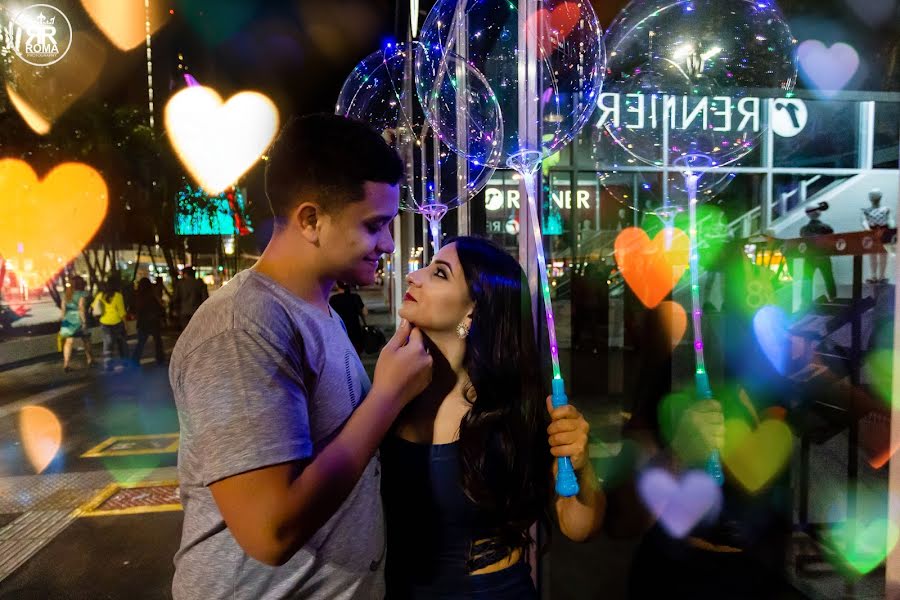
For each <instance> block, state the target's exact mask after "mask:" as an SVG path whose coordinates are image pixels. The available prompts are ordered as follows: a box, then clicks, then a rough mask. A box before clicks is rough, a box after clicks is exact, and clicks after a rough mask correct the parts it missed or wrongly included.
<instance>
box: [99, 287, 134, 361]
mask: <svg viewBox="0 0 900 600" xmlns="http://www.w3.org/2000/svg"><path fill="white" fill-rule="evenodd" d="M120 288H121V283H120V282H119V280H118V279H115V278H110V279H108V280H107V282H106V286H104V289H103V293H102V294H98V295H97V297H96V298H95V299H94V304H93V305H92V306H91V310H93V311H94V312H95V313H96V312H98V311H99V312H100V328H101V330H102V332H103V368H104V370H106V371H110V370H112V353H113V348H115V349H116V350H117V351H118V353H119V358H121V359H122V360H127V359H128V342H126V341H125V299H124V297H123V296H122V292H121V291H120Z"/></svg>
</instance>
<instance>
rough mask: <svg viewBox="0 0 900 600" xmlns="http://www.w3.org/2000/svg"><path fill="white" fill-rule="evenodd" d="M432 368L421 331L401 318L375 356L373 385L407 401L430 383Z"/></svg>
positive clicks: (404, 403) (398, 399)
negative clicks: (395, 328) (376, 358)
mask: <svg viewBox="0 0 900 600" xmlns="http://www.w3.org/2000/svg"><path fill="white" fill-rule="evenodd" d="M431 368H432V358H431V355H429V354H428V351H427V350H426V348H425V340H424V338H423V337H422V332H421V331H420V330H419V329H416V328H413V326H412V325H411V324H410V323H409V321H407V320H406V319H403V320H402V321H401V322H400V326H399V327H398V328H397V331H396V332H395V333H394V335H393V337H391V339H390V340H388V343H387V344H386V345H385V347H384V348H383V349H382V350H381V354H380V355H379V356H378V364H376V365H375V381H374V382H373V384H372V387H373V389H375V388H377V389H378V391H379V393H380V394H384V395H385V396H387V397H390V398H394V399H396V400H397V401H398V402H400V403H401V404H402V405H406V404H407V403H409V401H411V400H412V399H413V398H415V397H416V396H418V395H419V394H421V393H422V392H423V391H424V390H425V388H426V387H428V384H429V383H431Z"/></svg>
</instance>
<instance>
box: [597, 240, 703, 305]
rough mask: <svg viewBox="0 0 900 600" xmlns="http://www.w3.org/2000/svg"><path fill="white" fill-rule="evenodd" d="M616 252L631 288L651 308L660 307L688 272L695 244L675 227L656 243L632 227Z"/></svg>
mask: <svg viewBox="0 0 900 600" xmlns="http://www.w3.org/2000/svg"><path fill="white" fill-rule="evenodd" d="M615 250H616V263H617V264H618V265H619V270H620V271H621V272H622V277H624V278H625V281H626V282H627V283H628V287H630V288H631V290H632V291H633V292H634V294H635V295H636V296H637V297H638V299H639V300H640V301H641V302H643V303H644V305H645V306H646V307H647V308H656V306H657V305H659V303H660V302H662V300H663V299H664V298H665V297H666V296H668V295H669V292H671V291H672V288H674V287H675V284H676V283H678V280H679V279H681V276H682V275H684V272H685V271H686V270H687V267H688V257H689V254H690V250H691V242H690V239H689V238H688V236H687V234H686V233H684V232H683V231H681V230H680V229H675V228H672V227H667V228H665V229H663V230H662V231H660V232H659V233H657V234H656V237H655V238H653V240H652V241H651V240H650V238H649V237H648V236H647V233H646V232H645V231H644V230H643V229H639V228H637V227H628V228H627V229H623V230H622V231H621V232H620V233H619V236H618V237H617V238H616V243H615Z"/></svg>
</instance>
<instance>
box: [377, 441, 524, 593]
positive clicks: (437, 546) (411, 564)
mask: <svg viewBox="0 0 900 600" xmlns="http://www.w3.org/2000/svg"><path fill="white" fill-rule="evenodd" d="M381 468H382V471H381V473H382V476H381V494H382V498H383V500H384V511H385V518H386V520H387V564H386V567H385V579H386V584H387V598H388V600H396V599H401V600H402V599H405V598H416V599H418V598H441V599H450V598H476V599H477V598H491V599H495V600H502V599H505V598H510V599H512V598H516V599H519V598H522V599H526V600H527V599H529V598H537V595H536V592H535V589H534V585H533V583H532V580H531V574H530V567H529V565H528V563H526V562H524V561H522V562H519V563H518V564H516V565H515V566H513V567H510V568H507V569H503V570H501V571H496V572H494V573H488V574H483V575H470V574H469V573H471V572H472V571H477V570H479V569H481V568H483V567H486V566H488V565H491V564H494V563H496V562H498V561H500V560H502V559H503V558H505V556H506V552H505V551H502V552H499V553H498V552H487V553H479V552H477V550H476V551H475V552H471V546H472V543H473V542H475V541H478V540H482V539H485V538H489V537H490V533H489V532H488V531H487V529H486V528H485V527H483V526H482V525H478V523H480V522H481V519H479V510H478V507H477V506H476V505H475V504H474V503H473V502H472V501H471V500H470V499H469V498H468V497H467V496H466V495H465V492H464V491H463V486H462V478H461V473H460V463H459V445H458V443H452V444H435V445H427V444H417V443H414V442H409V441H407V440H404V439H402V438H399V437H396V436H393V435H389V436H388V437H387V438H386V439H385V441H384V443H383V444H382V447H381ZM523 557H524V553H523Z"/></svg>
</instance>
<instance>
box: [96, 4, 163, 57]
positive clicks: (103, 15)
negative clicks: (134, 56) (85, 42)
mask: <svg viewBox="0 0 900 600" xmlns="http://www.w3.org/2000/svg"><path fill="white" fill-rule="evenodd" d="M81 5H82V6H83V7H84V10H85V12H87V14H89V15H90V16H91V19H92V20H93V21H94V24H95V25H96V26H97V29H99V30H100V31H102V32H103V35H105V36H106V37H107V38H108V39H109V41H110V42H112V43H113V44H114V45H115V46H116V47H117V48H118V49H119V50H122V51H123V52H127V51H128V50H131V49H132V48H135V47H136V46H138V45H140V44H142V43H144V42H145V41H146V39H147V29H148V25H147V20H148V19H147V17H149V21H150V23H149V30H150V34H151V35H152V34H153V33H154V32H156V30H157V29H159V28H160V27H162V26H163V25H164V24H165V23H166V21H167V20H168V19H169V14H168V13H167V12H166V11H165V10H163V6H162V3H161V2H153V3H151V4H150V5H149V6H148V7H146V8H145V6H144V0H81Z"/></svg>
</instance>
